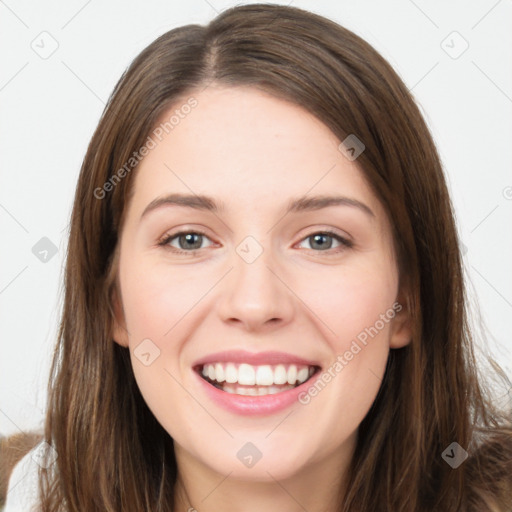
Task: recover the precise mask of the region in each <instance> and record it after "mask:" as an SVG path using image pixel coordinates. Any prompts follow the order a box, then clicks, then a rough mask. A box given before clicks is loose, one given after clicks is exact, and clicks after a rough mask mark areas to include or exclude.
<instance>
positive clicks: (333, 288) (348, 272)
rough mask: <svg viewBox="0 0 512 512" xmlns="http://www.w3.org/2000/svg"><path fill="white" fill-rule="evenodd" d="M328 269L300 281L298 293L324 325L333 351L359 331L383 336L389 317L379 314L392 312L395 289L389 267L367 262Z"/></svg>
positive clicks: (391, 269) (337, 349) (343, 346)
mask: <svg viewBox="0 0 512 512" xmlns="http://www.w3.org/2000/svg"><path fill="white" fill-rule="evenodd" d="M328 270H330V272H322V273H317V274H316V275H315V279H314V280H311V279H309V280H308V281H307V282H304V283H303V284H302V285H301V289H302V292H301V293H302V296H304V297H306V298H307V299H306V300H305V302H306V303H307V305H308V307H309V308H310V309H311V310H312V311H313V312H314V313H315V314H316V315H317V316H318V318H320V319H321V320H322V322H323V323H324V325H325V326H326V327H327V330H326V331H325V332H326V337H327V338H328V339H329V340H330V344H331V346H332V348H333V349H334V350H335V352H336V353H337V354H338V353H342V352H344V351H345V350H347V349H348V347H349V346H350V343H351V341H352V340H354V339H356V338H357V336H358V335H360V334H361V336H360V337H361V338H364V333H367V331H368V330H371V332H372V333H374V336H373V337H375V338H377V337H378V338H379V339H383V338H387V337H388V334H389V320H388V321H384V322H383V321H382V315H385V316H386V314H387V316H388V317H389V316H392V315H391V313H392V307H393V304H394V302H395V298H396V292H397V279H396V274H395V272H394V271H393V268H392V267H391V266H385V265H379V264H372V265H370V264H368V265H364V266H363V265H360V266H352V267H350V268H346V269H343V268H341V269H339V271H332V270H333V269H332V268H331V269H328ZM390 310H391V311H390ZM375 326H376V328H377V330H378V331H379V333H378V335H376V334H375V331H374V329H373V328H374V327H375Z"/></svg>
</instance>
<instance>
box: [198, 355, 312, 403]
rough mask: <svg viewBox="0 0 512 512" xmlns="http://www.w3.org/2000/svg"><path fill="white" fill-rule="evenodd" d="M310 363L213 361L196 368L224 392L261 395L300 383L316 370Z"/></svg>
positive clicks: (273, 392) (291, 387)
mask: <svg viewBox="0 0 512 512" xmlns="http://www.w3.org/2000/svg"><path fill="white" fill-rule="evenodd" d="M317 369H318V367H316V366H312V365H296V364H276V365H270V364H264V365H251V364H247V363H235V362H215V363H208V364H204V365H203V366H202V367H199V368H198V371H199V372H200V375H201V376H202V377H203V379H205V380H206V381H207V382H209V383H210V384H212V385H213V386H215V387H216V388H217V389H220V390H222V391H224V392H226V393H231V394H237V395H246V396H263V395H271V394H276V393H281V392H283V391H287V390H289V389H293V388H295V387H297V386H300V385H301V384H303V383H304V382H306V381H307V380H309V378H310V377H312V376H313V375H314V374H315V372H316V371H317Z"/></svg>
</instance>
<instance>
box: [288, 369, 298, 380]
mask: <svg viewBox="0 0 512 512" xmlns="http://www.w3.org/2000/svg"><path fill="white" fill-rule="evenodd" d="M296 382H297V367H296V366H295V365H294V364H292V365H291V366H290V368H288V384H295V383H296Z"/></svg>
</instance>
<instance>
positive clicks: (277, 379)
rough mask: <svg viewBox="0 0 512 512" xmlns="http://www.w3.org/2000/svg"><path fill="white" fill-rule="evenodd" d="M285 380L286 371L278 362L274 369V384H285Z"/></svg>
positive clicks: (286, 377) (286, 378)
mask: <svg viewBox="0 0 512 512" xmlns="http://www.w3.org/2000/svg"><path fill="white" fill-rule="evenodd" d="M313 371H314V370H313ZM287 382H288V372H287V371H286V368H285V367H284V365H282V364H278V365H277V366H276V369H275V370H274V384H286V383H287Z"/></svg>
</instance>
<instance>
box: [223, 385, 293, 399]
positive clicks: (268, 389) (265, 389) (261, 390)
mask: <svg viewBox="0 0 512 512" xmlns="http://www.w3.org/2000/svg"><path fill="white" fill-rule="evenodd" d="M294 387H295V386H291V385H290V384H287V385H286V386H259V387H258V386H247V387H243V386H237V385H236V384H224V386H219V388H220V389H222V391H225V392H226V393H231V394H236V395H246V396H263V395H274V394H276V393H281V391H287V390H288V389H293V388H294Z"/></svg>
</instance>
